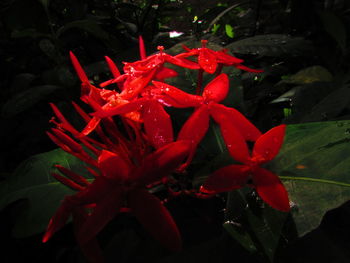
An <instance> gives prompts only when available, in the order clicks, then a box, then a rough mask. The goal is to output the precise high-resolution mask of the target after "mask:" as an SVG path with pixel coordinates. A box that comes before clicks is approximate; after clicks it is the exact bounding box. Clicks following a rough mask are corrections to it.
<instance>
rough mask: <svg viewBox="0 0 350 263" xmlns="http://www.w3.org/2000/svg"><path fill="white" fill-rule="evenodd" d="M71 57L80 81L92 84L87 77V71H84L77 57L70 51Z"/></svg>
mask: <svg viewBox="0 0 350 263" xmlns="http://www.w3.org/2000/svg"><path fill="white" fill-rule="evenodd" d="M69 56H70V59H71V61H72V64H73V66H74V69H75V71H76V72H77V75H78V77H79V79H80V81H81V82H84V83H90V82H89V79H88V77H87V76H86V73H85V71H84V70H83V68H82V66H81V65H80V63H79V61H78V59H77V57H76V56H75V55H74V54H73V52H72V51H69Z"/></svg>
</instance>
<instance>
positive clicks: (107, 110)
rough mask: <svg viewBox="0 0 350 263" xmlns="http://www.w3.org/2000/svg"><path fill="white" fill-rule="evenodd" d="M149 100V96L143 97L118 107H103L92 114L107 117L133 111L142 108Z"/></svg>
mask: <svg viewBox="0 0 350 263" xmlns="http://www.w3.org/2000/svg"><path fill="white" fill-rule="evenodd" d="M147 101H148V99H147V98H141V99H137V100H134V101H131V102H128V103H125V104H122V105H118V106H116V107H102V109H100V110H98V111H96V112H94V113H92V114H91V115H93V116H96V117H99V118H107V117H112V116H114V115H123V114H126V113H129V112H132V111H137V110H140V109H141V108H142V107H143V105H144V104H145V103H147ZM107 106H108V105H107Z"/></svg>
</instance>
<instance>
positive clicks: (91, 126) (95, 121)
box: [81, 116, 101, 136]
mask: <svg viewBox="0 0 350 263" xmlns="http://www.w3.org/2000/svg"><path fill="white" fill-rule="evenodd" d="M100 122H101V118H98V117H96V116H94V117H93V118H92V119H91V120H90V121H89V122H88V124H87V125H86V126H85V128H84V130H82V131H81V135H83V136H87V135H89V134H90V133H91V132H93V131H94V130H95V129H96V127H97V126H98V125H99V124H100Z"/></svg>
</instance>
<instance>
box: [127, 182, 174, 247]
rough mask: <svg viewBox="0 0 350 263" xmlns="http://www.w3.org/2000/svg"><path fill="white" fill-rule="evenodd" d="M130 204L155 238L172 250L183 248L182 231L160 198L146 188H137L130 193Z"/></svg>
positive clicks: (134, 212)
mask: <svg viewBox="0 0 350 263" xmlns="http://www.w3.org/2000/svg"><path fill="white" fill-rule="evenodd" d="M129 205H130V208H131V210H132V213H133V214H134V215H135V216H136V218H137V219H138V220H139V222H140V223H141V224H142V225H143V227H144V228H145V229H146V230H147V231H148V232H149V233H150V234H151V235H152V236H153V237H154V238H155V239H157V240H158V241H159V242H160V243H161V244H163V245H164V246H165V247H167V248H168V249H170V250H173V251H179V250H181V236H180V232H179V230H178V228H177V226H176V223H175V221H174V219H173V218H172V216H171V214H170V213H169V211H168V210H167V209H166V208H165V207H164V206H163V205H162V204H161V202H160V201H159V199H158V198H156V197H155V196H153V195H151V194H150V193H148V192H147V191H146V190H141V189H140V190H139V189H137V190H134V191H132V192H130V193H129Z"/></svg>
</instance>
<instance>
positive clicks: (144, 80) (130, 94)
mask: <svg viewBox="0 0 350 263" xmlns="http://www.w3.org/2000/svg"><path fill="white" fill-rule="evenodd" d="M155 73H156V69H153V70H151V71H149V72H148V73H147V75H142V76H140V77H137V78H134V79H133V80H131V81H130V82H128V85H124V87H123V91H122V92H121V93H120V96H121V97H122V98H123V99H125V100H130V99H132V98H135V97H136V96H137V95H139V94H140V93H141V92H142V90H143V89H144V88H145V87H146V86H147V84H148V83H149V82H150V81H151V79H152V78H153V76H154V74H155Z"/></svg>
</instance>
